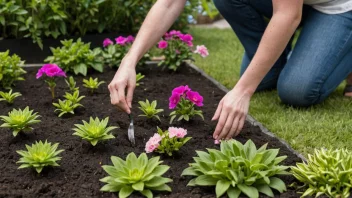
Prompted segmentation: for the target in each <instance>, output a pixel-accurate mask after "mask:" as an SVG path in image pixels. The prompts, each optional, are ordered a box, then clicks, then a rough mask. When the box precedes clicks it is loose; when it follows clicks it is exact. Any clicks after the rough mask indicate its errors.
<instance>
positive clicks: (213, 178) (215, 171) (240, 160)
mask: <svg viewBox="0 0 352 198" xmlns="http://www.w3.org/2000/svg"><path fill="white" fill-rule="evenodd" d="M266 146H267V145H266V144H265V145H263V146H262V147H260V148H259V149H258V150H257V148H256V146H255V145H254V143H253V142H252V141H251V140H248V141H247V142H246V144H244V145H243V144H241V143H240V142H238V141H236V140H229V141H222V142H221V145H220V150H216V149H207V150H208V152H204V151H197V154H198V157H194V158H193V159H194V163H191V164H190V167H188V168H186V169H185V170H184V171H183V172H182V175H190V176H195V177H196V178H194V179H192V180H191V181H190V182H189V183H188V186H215V192H216V197H221V196H222V195H224V194H225V193H227V195H228V196H229V197H230V198H237V197H239V196H240V194H241V193H244V194H245V195H247V196H248V197H250V198H256V197H259V192H260V193H263V194H265V195H267V196H269V197H274V193H273V191H272V189H276V190H277V191H279V192H280V193H282V192H283V191H285V190H286V185H285V183H284V182H283V181H282V180H281V179H279V178H277V177H275V176H276V175H283V174H288V173H287V172H286V169H287V168H288V167H287V166H281V165H279V163H280V162H282V161H283V160H284V159H285V158H286V156H281V157H277V155H278V153H279V150H278V149H266Z"/></svg>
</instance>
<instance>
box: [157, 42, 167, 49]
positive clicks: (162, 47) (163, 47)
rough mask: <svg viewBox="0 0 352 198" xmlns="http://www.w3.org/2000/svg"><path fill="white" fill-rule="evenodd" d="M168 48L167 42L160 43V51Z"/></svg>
mask: <svg viewBox="0 0 352 198" xmlns="http://www.w3.org/2000/svg"><path fill="white" fill-rule="evenodd" d="M167 46H168V43H167V41H160V42H159V43H158V48H159V49H165V48H167Z"/></svg>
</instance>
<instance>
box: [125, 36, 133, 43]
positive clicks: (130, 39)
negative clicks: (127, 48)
mask: <svg viewBox="0 0 352 198" xmlns="http://www.w3.org/2000/svg"><path fill="white" fill-rule="evenodd" d="M133 41H134V37H133V36H131V35H129V36H128V37H127V38H126V43H133Z"/></svg>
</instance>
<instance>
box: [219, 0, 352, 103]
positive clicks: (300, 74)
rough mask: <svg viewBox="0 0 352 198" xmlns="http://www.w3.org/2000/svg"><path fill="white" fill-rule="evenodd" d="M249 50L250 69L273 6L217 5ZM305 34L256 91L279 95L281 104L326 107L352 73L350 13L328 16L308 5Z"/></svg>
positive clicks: (253, 2)
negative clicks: (272, 91) (321, 103)
mask: <svg viewBox="0 0 352 198" xmlns="http://www.w3.org/2000/svg"><path fill="white" fill-rule="evenodd" d="M214 3H215V5H216V7H217V8H218V10H219V11H220V13H221V14H222V15H223V16H224V18H225V19H226V20H227V21H228V22H229V24H230V25H231V27H232V29H233V30H234V31H235V33H236V35H237V36H238V38H239V40H240V41H241V43H242V45H243V46H244V49H245V54H244V56H243V60H242V65H241V75H242V74H243V73H244V71H245V70H246V69H247V67H248V65H249V63H250V61H251V60H252V58H253V56H254V54H255V52H256V51H257V48H258V45H259V42H260V40H261V37H262V36H263V33H264V31H265V29H266V26H267V21H266V20H265V19H264V17H266V18H268V19H270V18H271V17H272V13H273V8H272V0H214ZM300 26H301V27H302V31H301V34H300V37H299V38H298V41H297V43H296V46H295V47H294V49H293V50H291V42H290V44H289V45H288V46H287V47H286V49H285V51H284V52H283V53H282V55H281V57H280V58H279V59H278V60H277V62H276V63H275V65H274V66H273V67H272V69H271V70H270V71H269V73H268V74H267V75H266V76H265V77H264V79H263V81H262V82H261V83H260V85H259V86H258V89H257V91H263V90H269V89H276V88H277V90H278V94H279V97H280V98H281V100H282V102H284V103H285V104H288V105H292V106H299V107H307V106H311V105H314V104H317V103H320V102H322V101H323V100H324V99H326V98H327V97H328V96H329V94H330V93H331V92H333V91H334V90H335V89H336V87H337V86H338V85H339V84H340V83H341V82H342V81H343V80H344V79H345V78H346V77H347V75H348V74H349V73H351V72H352V12H347V13H343V14H336V15H328V14H324V13H321V12H319V11H317V10H315V9H314V8H312V7H310V6H306V5H304V7H303V16H302V22H301V25H300Z"/></svg>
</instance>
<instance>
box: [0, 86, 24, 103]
mask: <svg viewBox="0 0 352 198" xmlns="http://www.w3.org/2000/svg"><path fill="white" fill-rule="evenodd" d="M0 96H1V98H0V101H6V102H7V103H9V104H13V101H14V100H15V98H17V97H20V96H22V94H21V93H19V92H15V93H12V89H10V91H9V92H2V91H0Z"/></svg>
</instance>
